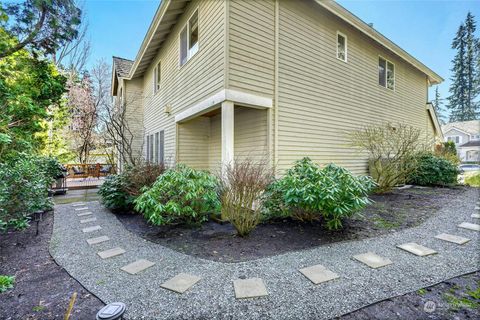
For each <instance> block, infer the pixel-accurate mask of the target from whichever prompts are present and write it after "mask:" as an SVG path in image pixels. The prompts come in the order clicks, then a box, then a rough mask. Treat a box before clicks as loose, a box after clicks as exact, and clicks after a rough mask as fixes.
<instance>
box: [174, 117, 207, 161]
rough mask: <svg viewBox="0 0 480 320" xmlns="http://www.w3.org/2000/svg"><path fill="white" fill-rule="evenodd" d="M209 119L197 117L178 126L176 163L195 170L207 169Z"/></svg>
mask: <svg viewBox="0 0 480 320" xmlns="http://www.w3.org/2000/svg"><path fill="white" fill-rule="evenodd" d="M209 141H210V118H207V117H198V118H195V119H193V120H191V121H189V122H187V123H182V124H180V125H179V126H178V154H179V156H178V161H179V162H181V163H185V164H186V165H188V166H191V167H192V168H195V169H206V168H207V167H208V154H209V153H208V145H209Z"/></svg>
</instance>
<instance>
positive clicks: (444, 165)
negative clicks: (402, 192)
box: [408, 153, 459, 186]
mask: <svg viewBox="0 0 480 320" xmlns="http://www.w3.org/2000/svg"><path fill="white" fill-rule="evenodd" d="M416 163H417V166H416V169H415V171H414V172H412V173H411V174H410V177H409V180H408V182H409V183H411V184H416V185H421V186H445V185H451V184H455V183H456V182H457V175H458V174H459V171H458V168H457V166H456V165H454V164H453V163H451V162H450V161H448V160H446V159H444V158H441V157H437V156H435V155H433V154H432V153H421V154H419V155H418V156H417V161H416Z"/></svg>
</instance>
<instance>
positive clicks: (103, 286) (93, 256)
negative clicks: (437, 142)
mask: <svg viewBox="0 0 480 320" xmlns="http://www.w3.org/2000/svg"><path fill="white" fill-rule="evenodd" d="M478 199H479V190H478V189H473V188H472V189H467V190H466V191H465V193H464V194H462V195H461V196H459V197H458V198H457V199H455V200H454V201H452V202H451V203H449V204H448V205H447V206H445V207H444V208H442V209H441V210H440V211H439V212H438V213H437V214H436V215H435V216H434V217H433V218H431V219H430V220H428V221H426V222H425V223H424V224H422V225H421V226H419V227H416V228H411V229H406V230H403V231H399V232H395V233H392V234H390V235H387V236H382V237H378V238H370V239H366V240H362V241H349V242H342V243H336V244H332V245H328V246H322V247H318V248H314V249H311V250H305V251H298V252H292V253H288V254H283V255H279V256H274V257H270V258H264V259H258V260H253V261H247V262H239V263H231V264H229V263H221V262H214V261H208V260H203V259H199V258H195V257H192V256H188V255H184V254H182V253H179V252H176V251H173V250H171V249H168V248H165V247H163V246H161V245H158V244H154V243H151V242H148V241H145V240H143V239H142V238H140V237H138V236H136V235H134V234H132V233H130V232H128V231H126V230H125V229H124V227H123V225H122V224H121V223H120V222H119V221H118V220H117V219H116V217H115V216H114V215H113V214H111V213H110V212H109V211H108V210H106V209H104V207H103V206H101V205H100V204H99V203H98V202H90V203H88V204H87V206H88V207H89V209H90V211H92V212H94V216H95V217H96V218H97V221H95V222H92V223H90V224H80V219H81V218H80V217H78V216H77V213H78V211H77V212H75V211H74V207H73V206H71V205H59V206H57V207H56V210H55V211H56V212H55V225H54V233H53V237H52V240H51V247H50V252H51V254H52V255H53V257H54V258H55V260H56V261H57V262H58V263H59V264H60V265H62V266H63V267H64V268H65V269H66V270H67V271H68V272H69V273H70V274H71V275H72V276H73V277H74V278H76V279H77V280H78V281H80V282H81V283H82V284H83V285H84V286H85V287H86V288H87V289H88V290H89V291H91V292H92V293H93V294H95V295H96V296H98V297H99V298H100V299H101V300H103V301H104V302H106V303H109V302H113V301H122V302H125V303H126V304H127V308H128V311H127V318H128V319H203V318H215V319H234V318H235V319H299V318H301V319H321V318H332V317H335V316H340V315H342V314H345V313H348V312H351V311H353V310H356V309H359V308H361V307H364V306H366V305H369V304H371V303H374V302H377V301H380V300H384V299H387V298H390V297H393V296H397V295H402V294H405V293H407V292H411V291H414V290H417V289H420V288H423V287H426V286H430V285H433V284H436V283H438V282H441V281H443V280H446V279H450V278H453V277H456V276H458V275H461V274H465V273H470V272H474V271H477V270H480V263H479V261H480V241H479V240H480V232H476V231H470V230H465V229H461V228H458V227H457V225H458V224H460V223H461V222H471V223H479V221H478V219H473V218H472V217H471V214H472V213H476V211H478V210H475V209H474V208H475V205H476V202H477V200H478ZM93 225H100V226H101V227H102V229H101V230H99V231H95V232H92V233H83V232H82V229H83V228H85V227H88V226H93ZM440 233H450V234H454V235H459V236H463V237H467V238H470V239H472V240H471V241H470V242H468V243H467V244H465V245H456V244H453V243H449V242H446V241H442V240H439V239H435V238H434V236H435V235H437V234H440ZM101 235H106V236H108V237H109V238H110V240H109V241H107V242H104V243H101V244H97V245H94V246H90V245H88V244H87V242H86V239H87V238H92V237H98V236H101ZM407 242H416V243H418V244H421V245H424V246H426V247H428V248H432V249H434V250H436V251H438V254H435V255H432V256H428V257H418V256H415V255H412V254H410V253H408V252H405V251H403V250H401V249H398V248H396V245H399V244H403V243H407ZM114 247H121V248H123V249H125V250H126V253H125V254H123V255H121V256H117V257H114V258H111V259H107V260H102V259H100V257H99V256H98V255H97V251H103V250H107V249H111V248H114ZM368 251H372V252H375V253H376V254H378V255H380V256H382V257H385V258H388V259H390V260H392V262H393V264H392V265H389V266H386V267H384V268H380V269H370V268H369V267H367V266H366V265H364V264H362V263H360V262H358V261H355V260H353V259H352V256H353V255H356V254H360V253H365V252H368ZM138 259H147V260H150V261H152V262H155V263H156V264H155V265H154V266H153V267H151V268H149V269H147V270H145V271H143V272H141V273H139V274H137V275H130V274H127V273H125V272H123V271H121V270H120V268H121V267H122V266H125V265H127V264H129V263H132V262H134V261H136V260H138ZM316 264H322V265H323V266H325V267H326V268H328V269H330V270H332V271H333V272H335V273H337V274H339V275H340V278H339V279H336V280H333V281H330V282H326V283H323V284H319V285H314V284H312V283H311V282H310V281H309V280H308V279H307V278H305V277H304V276H303V275H302V274H301V273H300V272H299V271H298V269H300V268H304V267H309V266H312V265H316ZM182 272H183V273H189V274H192V275H196V276H199V277H201V278H202V279H201V280H200V281H199V282H198V283H197V284H196V285H195V286H194V287H193V288H191V289H190V290H189V291H187V292H186V293H184V294H182V295H180V294H177V293H174V292H171V291H168V290H165V289H162V288H161V287H160V285H161V284H162V283H163V282H165V281H166V280H168V279H170V278H172V277H174V276H175V275H177V274H179V273H182ZM239 278H262V279H263V281H264V282H265V285H266V287H267V290H268V293H269V295H268V296H267V297H262V298H255V299H247V300H237V299H235V296H234V290H233V285H232V283H233V280H236V279H239Z"/></svg>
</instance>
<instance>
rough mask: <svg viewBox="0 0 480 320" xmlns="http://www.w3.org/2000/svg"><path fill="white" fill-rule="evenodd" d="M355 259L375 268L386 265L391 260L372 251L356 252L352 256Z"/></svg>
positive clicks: (390, 262)
mask: <svg viewBox="0 0 480 320" xmlns="http://www.w3.org/2000/svg"><path fill="white" fill-rule="evenodd" d="M353 258H354V259H355V260H358V261H360V262H362V263H364V264H366V265H367V266H369V267H370V268H373V269H377V268H381V267H385V266H388V265H389V264H392V263H393V262H392V261H391V260H390V259H387V258H383V257H381V256H379V255H377V254H375V253H373V252H367V253H362V254H357V255H355V256H353Z"/></svg>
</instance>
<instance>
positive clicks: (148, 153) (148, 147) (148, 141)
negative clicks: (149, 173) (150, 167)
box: [146, 135, 150, 161]
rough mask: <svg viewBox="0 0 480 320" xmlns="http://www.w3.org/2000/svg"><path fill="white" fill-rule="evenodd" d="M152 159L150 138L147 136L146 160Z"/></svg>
mask: <svg viewBox="0 0 480 320" xmlns="http://www.w3.org/2000/svg"><path fill="white" fill-rule="evenodd" d="M149 159H150V136H149V135H147V156H146V160H147V161H148V160H149Z"/></svg>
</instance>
